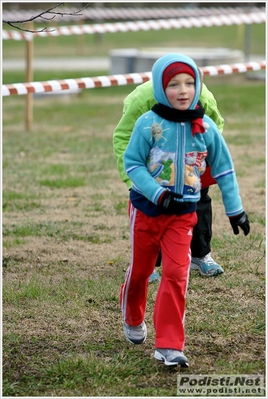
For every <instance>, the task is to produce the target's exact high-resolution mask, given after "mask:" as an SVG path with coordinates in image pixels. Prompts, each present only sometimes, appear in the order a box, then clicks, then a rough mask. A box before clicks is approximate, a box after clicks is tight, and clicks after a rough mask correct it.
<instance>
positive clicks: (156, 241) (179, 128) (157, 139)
mask: <svg viewBox="0 0 268 399" xmlns="http://www.w3.org/2000/svg"><path fill="white" fill-rule="evenodd" d="M152 81H153V90H154V98H155V99H156V101H157V104H155V105H154V106H153V108H152V110H151V111H148V112H147V113H145V114H144V115H142V116H141V117H140V118H139V119H138V120H137V122H136V124H135V127H134V130H133V133H132V135H131V138H130V141H129V144H128V146H127V149H126V151H125V154H124V165H125V170H126V173H127V175H128V177H129V178H130V179H131V181H132V189H131V191H130V201H131V204H130V233H131V244H132V259H131V264H130V266H129V267H128V269H127V272H126V276H125V282H124V283H123V284H122V286H121V292H120V305H121V309H122V316H123V321H124V333H125V336H126V338H127V340H128V341H129V342H132V343H133V344H141V343H143V342H144V341H145V339H146V336H147V328H146V324H145V321H144V316H145V309H146V301H147V292H148V280H149V277H150V275H151V273H152V271H153V269H154V265H155V261H156V259H157V256H158V253H159V250H160V249H161V252H162V279H161V283H160V286H159V290H158V293H157V297H156V301H155V309H154V327H155V354H154V356H155V358H156V359H158V360H161V361H163V362H164V363H165V364H166V365H176V364H179V365H181V366H182V367H188V359H187V357H186V356H185V355H184V353H183V350H184V344H185V333H184V314H185V297H186V291H187V284H188V276H189V269H190V263H191V248H190V246H191V240H192V233H193V228H194V226H195V224H196V222H197V216H196V204H197V202H198V201H199V199H200V191H201V176H202V175H203V174H204V173H205V170H206V165H207V164H208V165H209V167H210V168H211V174H212V176H213V178H214V179H215V180H216V181H217V184H218V186H219V188H220V190H221V192H222V199H223V204H224V207H225V212H226V215H227V217H229V219H230V223H231V226H232V228H233V231H234V234H238V233H239V229H238V227H240V228H241V229H242V230H243V232H244V234H245V235H247V234H248V233H249V231H250V226H249V221H248V217H247V215H246V213H245V212H244V210H243V206H242V201H241V198H240V195H239V188H238V183H237V180H236V175H235V171H234V166H233V162H232V159H231V156H230V153H229V150H228V148H227V145H226V143H225V141H224V139H223V136H222V135H221V133H220V132H219V130H218V128H217V126H216V124H215V123H214V122H213V121H212V119H210V118H209V117H208V116H206V115H204V109H203V107H202V106H201V104H200V103H198V99H199V94H200V85H201V82H200V77H199V73H198V68H197V66H196V64H195V63H194V61H193V60H192V59H191V58H189V57H187V56H184V55H182V54H176V53H174V54H173V53H172V54H168V55H165V56H163V57H161V58H160V59H159V60H157V61H156V63H155V64H154V66H153V69H152Z"/></svg>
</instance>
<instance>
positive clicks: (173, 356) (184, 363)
mask: <svg viewBox="0 0 268 399" xmlns="http://www.w3.org/2000/svg"><path fill="white" fill-rule="evenodd" d="M154 357H155V358H156V359H157V360H161V361H162V362H164V363H165V365H166V366H176V365H178V364H179V365H180V366H181V367H189V364H188V359H187V357H186V356H185V355H184V353H183V351H178V350H176V349H162V348H161V349H156V350H155V353H154Z"/></svg>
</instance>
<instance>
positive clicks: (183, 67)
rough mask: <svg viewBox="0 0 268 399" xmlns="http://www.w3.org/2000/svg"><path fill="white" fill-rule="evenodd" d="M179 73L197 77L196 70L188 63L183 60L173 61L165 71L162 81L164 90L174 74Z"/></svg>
mask: <svg viewBox="0 0 268 399" xmlns="http://www.w3.org/2000/svg"><path fill="white" fill-rule="evenodd" d="M179 73H188V74H189V75H191V76H192V77H193V78H194V79H195V72H194V70H193V69H192V68H191V67H190V66H189V65H188V64H184V63H183V62H173V64H170V65H169V66H168V67H166V69H165V70H164V72H163V76H162V83H163V88H164V90H165V89H166V87H167V85H168V82H169V81H170V80H171V79H172V78H173V76H175V75H178V74H179Z"/></svg>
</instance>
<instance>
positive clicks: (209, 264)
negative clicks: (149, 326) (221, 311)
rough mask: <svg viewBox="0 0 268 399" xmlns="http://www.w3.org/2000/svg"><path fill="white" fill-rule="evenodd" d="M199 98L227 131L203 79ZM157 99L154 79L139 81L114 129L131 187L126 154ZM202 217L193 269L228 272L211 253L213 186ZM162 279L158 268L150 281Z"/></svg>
mask: <svg viewBox="0 0 268 399" xmlns="http://www.w3.org/2000/svg"><path fill="white" fill-rule="evenodd" d="M199 100H200V102H201V104H202V106H203V107H204V109H205V113H206V115H208V116H210V117H211V119H212V120H213V121H214V122H215V123H216V125H217V127H218V129H219V131H220V132H222V131H223V126H224V119H223V117H222V115H221V114H220V112H219V110H218V107H217V103H216V100H215V98H214V96H213V94H212V93H211V92H210V91H209V90H208V88H207V87H206V85H205V84H204V83H203V82H201V93H200V97H199ZM155 103H156V100H155V98H154V95H153V87H152V81H151V80H149V81H148V82H145V83H143V84H141V85H138V86H137V87H136V88H135V90H133V91H132V92H131V93H130V94H129V95H128V96H127V97H126V98H125V100H124V106H123V113H122V117H121V119H120V121H119V122H118V124H117V126H116V128H115V130H114V132H113V149H114V154H115V156H116V160H117V168H118V171H119V174H120V177H121V179H122V181H123V182H124V183H126V185H127V188H128V189H131V186H132V182H131V180H130V179H129V177H128V176H127V175H126V172H125V169H124V165H123V156H124V152H125V150H126V147H127V145H128V142H129V140H130V137H131V134H132V130H133V127H134V124H135V122H136V120H137V119H138V118H139V117H140V116H141V115H142V114H144V113H145V112H147V111H149V110H150V109H151V108H152V107H153V105H154V104H155ZM196 212H197V216H198V221H197V224H196V225H195V227H194V230H193V238H192V243H191V250H192V260H191V269H193V270H198V271H199V273H200V274H201V275H203V276H206V277H212V276H217V275H219V274H221V273H223V272H224V270H223V268H222V267H221V266H220V265H219V264H218V263H217V262H216V261H215V260H214V259H213V258H212V256H211V238H212V206H211V198H210V196H209V187H203V188H202V190H201V195H200V200H199V201H198V203H197V209H196ZM160 265H161V252H160V254H159V257H158V259H157V261H156V266H160ZM159 279H160V276H159V273H158V272H157V269H155V270H154V272H153V273H152V275H151V276H150V279H149V282H153V281H157V280H159Z"/></svg>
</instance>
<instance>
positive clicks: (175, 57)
mask: <svg viewBox="0 0 268 399" xmlns="http://www.w3.org/2000/svg"><path fill="white" fill-rule="evenodd" d="M174 62H183V63H184V64H187V65H189V66H190V67H191V68H192V69H193V70H194V72H195V76H196V78H195V97H194V99H193V102H192V104H191V105H190V108H189V109H195V107H196V105H197V103H198V99H199V95H200V85H201V82H200V75H199V72H198V68H197V65H196V64H195V62H194V61H193V60H192V59H191V58H190V57H188V56H186V55H184V54H178V53H170V54H166V55H164V56H163V57H161V58H159V59H158V60H157V61H156V62H155V63H154V65H153V68H152V81H153V91H154V98H155V99H156V101H157V102H159V103H161V104H164V105H166V106H168V107H171V105H170V103H169V101H168V100H167V97H166V94H165V91H164V88H163V84H162V76H163V73H164V71H165V69H166V68H167V67H168V66H169V65H170V64H173V63H174Z"/></svg>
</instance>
